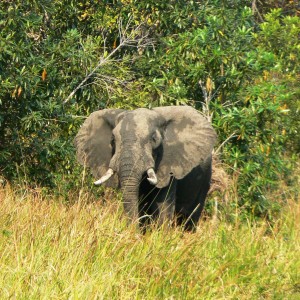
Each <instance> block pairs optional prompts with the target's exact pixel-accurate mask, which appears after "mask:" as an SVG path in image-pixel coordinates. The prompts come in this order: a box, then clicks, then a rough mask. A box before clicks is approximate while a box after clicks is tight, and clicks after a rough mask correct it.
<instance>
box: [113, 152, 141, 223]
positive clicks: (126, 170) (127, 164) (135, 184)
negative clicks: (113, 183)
mask: <svg viewBox="0 0 300 300" xmlns="http://www.w3.org/2000/svg"><path fill="white" fill-rule="evenodd" d="M126 158H127V159H126ZM121 162H122V163H121V164H120V172H119V176H120V177H119V178H120V183H121V191H122V193H123V203H124V210H125V212H126V213H127V215H128V216H129V218H130V219H132V221H136V220H137V219H138V217H139V211H138V207H139V205H138V203H139V186H140V183H141V180H142V174H143V172H142V171H140V170H139V168H137V167H136V164H135V163H134V161H133V160H132V158H130V157H128V156H127V157H126V155H123V156H121Z"/></svg>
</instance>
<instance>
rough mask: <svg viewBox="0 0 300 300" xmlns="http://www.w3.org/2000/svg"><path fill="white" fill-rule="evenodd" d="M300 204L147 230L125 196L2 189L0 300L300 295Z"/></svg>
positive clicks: (230, 297)
mask: <svg viewBox="0 0 300 300" xmlns="http://www.w3.org/2000/svg"><path fill="white" fill-rule="evenodd" d="M299 229H300V205H299V203H297V202H296V201H290V202H289V203H288V204H287V205H286V209H285V210H284V211H283V212H282V214H281V216H280V218H279V219H278V221H276V222H275V223H273V224H272V226H271V225H269V224H268V223H267V222H264V221H260V222H257V223H253V222H252V223H251V224H250V222H249V223H239V222H236V223H226V222H225V221H224V222H218V221H213V220H206V221H202V222H201V223H200V224H199V228H198V231H197V233H195V234H190V233H183V232H182V231H181V230H180V229H172V230H166V229H165V230H153V231H152V232H151V233H147V234H146V235H144V236H143V235H140V234H139V233H138V232H137V231H136V230H135V227H134V226H128V225H127V224H126V218H125V217H124V215H123V214H122V208H121V205H120V201H108V202H107V203H106V204H103V203H102V202H101V201H98V202H87V201H86V199H85V197H82V198H81V199H80V200H79V201H77V202H75V204H72V205H69V206H67V205H65V204H63V203H60V202H59V201H58V200H57V199H52V200H49V199H48V200H47V199H43V198H42V196H41V195H40V194H39V193H29V192H28V193H25V194H23V195H20V193H16V192H15V191H13V190H11V189H10V188H5V189H3V190H0V299H9V298H12V299H300V276H299V272H300V256H299V253H300V244H299V241H300V232H299Z"/></svg>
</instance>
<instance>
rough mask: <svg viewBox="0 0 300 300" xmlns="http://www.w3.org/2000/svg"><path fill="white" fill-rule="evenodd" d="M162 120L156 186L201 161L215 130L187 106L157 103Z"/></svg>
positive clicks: (157, 109)
mask: <svg viewBox="0 0 300 300" xmlns="http://www.w3.org/2000/svg"><path fill="white" fill-rule="evenodd" d="M153 110H154V111H156V112H158V113H159V114H161V115H162V116H163V117H164V119H165V120H166V124H167V125H166V128H165V136H164V139H163V156H162V159H161V162H160V164H159V166H158V170H157V172H156V174H157V178H158V184H157V185H156V186H157V187H158V188H161V187H164V186H166V185H168V183H169V181H170V176H174V177H175V178H177V179H181V178H183V177H184V176H186V175H187V174H188V173H189V172H190V171H191V170H192V169H193V168H195V167H196V166H198V165H200V164H201V163H203V161H204V160H205V159H207V158H208V157H209V156H210V155H211V153H212V150H213V146H214V144H215V142H216V133H215V131H214V129H213V128H212V126H211V124H210V123H209V122H208V121H207V119H206V118H205V117H204V116H202V115H201V114H200V113H199V112H198V111H197V110H195V109H194V108H192V107H189V106H166V107H157V108H154V109H153Z"/></svg>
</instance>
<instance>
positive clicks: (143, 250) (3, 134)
mask: <svg viewBox="0 0 300 300" xmlns="http://www.w3.org/2000/svg"><path fill="white" fill-rule="evenodd" d="M299 9H300V8H299V4H298V1H271V0H268V1H256V0H252V1H246V0H231V1H223V0H205V1H194V0H191V1H184V0H179V1H178V0H177V1H173V0H170V1H153V0H147V1H136V0H113V1H92V0H79V1H74V0H56V1H50V0H38V1H37V0H30V1H29V0H14V1H9V0H2V1H0V253H1V254H0V265H1V268H0V298H1V299H5V298H16V299H48V298H58V299H69V298H74V299H93V298H95V299H98V298H99V299H102V298H103V299H201V298H203V299H258V298H267V299H283V298H284V299H298V298H299V297H300V284H299V282H300V278H299V269H300V265H299V262H300V258H299V253H300V245H299V240H300V236H299V229H300V223H299V220H300V206H299V203H298V202H297V201H298V197H299V192H300V191H299V185H300V181H299V178H300V177H299V163H298V160H299V151H300V118H299V111H300V86H299V79H300V70H299V68H300V61H299V60H300V44H299V34H300V18H299V12H300V11H299ZM186 104H187V105H192V106H194V107H196V108H197V109H199V110H201V111H203V112H204V113H205V114H207V115H210V116H212V123H213V126H214V128H215V129H216V131H217V133H218V136H219V145H218V146H217V150H216V155H215V160H214V161H215V162H216V163H215V165H214V188H213V191H212V192H211V194H210V196H209V199H208V202H207V206H206V211H205V214H206V215H205V216H204V218H203V220H202V221H201V224H200V226H199V228H198V231H197V232H196V233H195V234H189V233H183V232H182V230H181V229H180V228H177V229H172V230H169V231H168V232H167V234H166V232H165V231H166V230H168V229H166V228H164V229H160V230H153V231H152V232H149V233H147V234H146V235H144V236H141V235H140V234H138V233H137V232H136V230H135V227H134V225H132V226H128V224H126V219H125V218H124V216H123V213H122V205H121V196H120V195H117V194H115V193H112V192H111V191H109V190H105V191H104V190H102V189H94V188H93V187H92V184H91V183H92V179H91V178H90V177H89V176H88V175H87V173H86V172H85V171H86V170H82V169H81V168H80V167H79V165H78V164H77V163H76V162H75V153H74V148H73V139H74V136H75V134H76V132H77V131H78V128H79V126H80V125H81V124H82V123H83V121H84V118H85V117H86V116H87V115H88V114H89V113H91V112H92V111H94V110H97V109H102V108H109V107H120V108H126V109H133V108H136V107H149V108H151V107H154V106H159V105H162V106H163V105H186ZM224 178H225V179H226V181H224ZM218 179H219V181H218ZM11 186H12V187H11ZM96 199H98V200H97V201H96Z"/></svg>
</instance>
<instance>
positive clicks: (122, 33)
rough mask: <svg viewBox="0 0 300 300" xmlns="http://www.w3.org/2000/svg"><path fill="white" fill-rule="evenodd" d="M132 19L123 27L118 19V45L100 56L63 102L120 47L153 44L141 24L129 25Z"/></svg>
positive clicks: (107, 61)
mask: <svg viewBox="0 0 300 300" xmlns="http://www.w3.org/2000/svg"><path fill="white" fill-rule="evenodd" d="M131 22H132V20H131V19H129V21H128V22H127V24H126V26H125V28H124V27H123V24H122V19H119V21H118V30H119V40H120V43H119V45H118V46H117V47H116V48H115V49H113V50H112V51H111V52H110V53H109V54H108V55H107V56H105V55H104V54H103V55H102V56H101V57H100V59H99V62H98V64H97V65H96V67H95V68H94V69H92V71H91V72H90V73H89V74H88V75H87V76H86V77H85V78H84V79H83V80H82V81H81V83H80V84H79V85H78V86H77V87H76V88H75V89H74V90H73V91H72V92H71V93H70V94H69V96H68V97H67V98H66V99H65V100H64V102H63V103H64V104H66V103H68V102H69V101H70V99H71V98H72V97H73V96H74V95H75V94H76V92H77V91H78V90H79V89H80V88H82V87H83V86H85V85H86V82H87V81H88V80H89V79H90V78H92V77H93V76H94V75H95V73H96V72H97V71H98V70H99V68H100V67H102V66H104V65H105V64H108V63H111V62H112V61H113V60H112V57H113V56H114V55H115V54H116V53H117V52H118V51H119V50H120V49H121V48H124V47H126V46H127V47H128V46H130V47H133V46H138V47H147V46H150V45H153V44H154V42H153V40H152V39H150V38H148V33H145V32H143V30H142V25H141V24H140V25H138V26H136V27H134V28H132V29H130V27H131ZM105 47H106V45H105V39H104V50H105Z"/></svg>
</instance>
